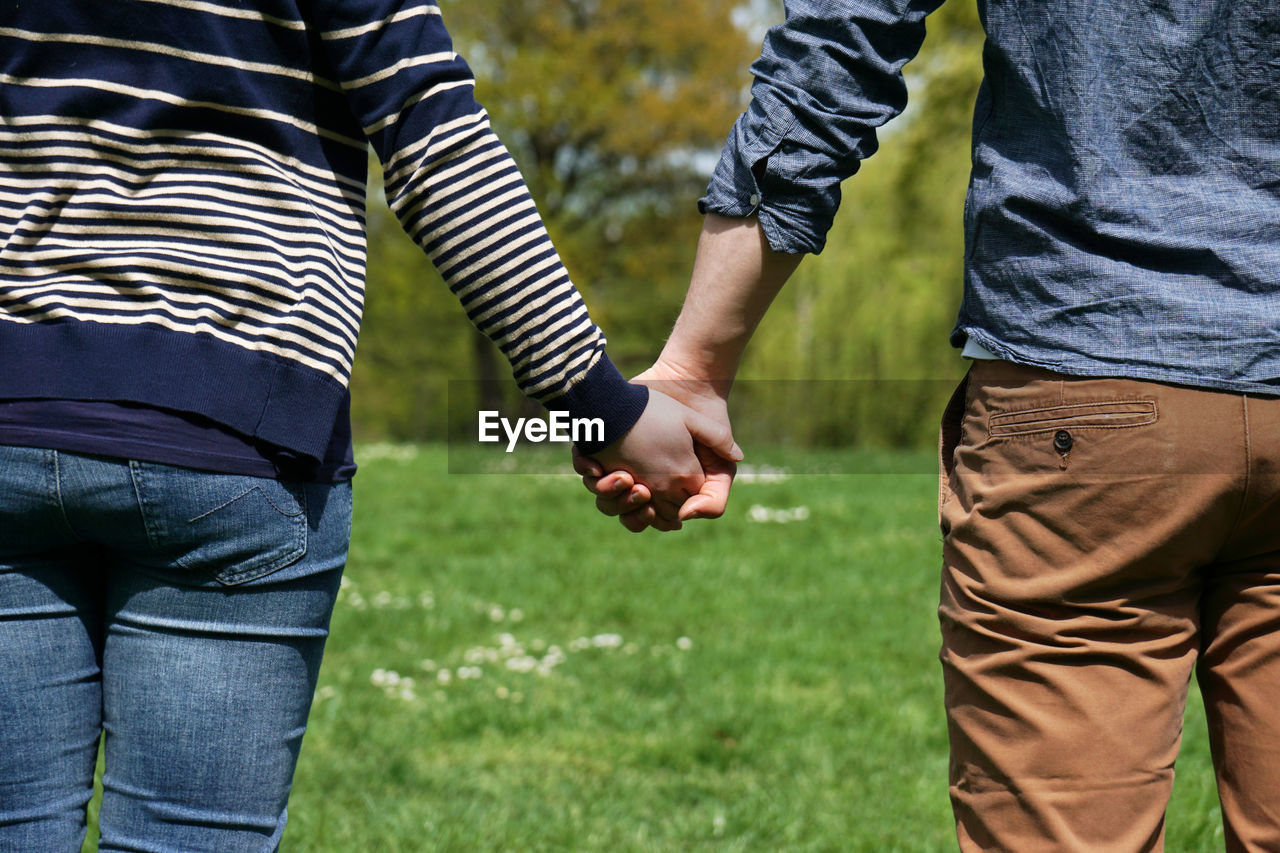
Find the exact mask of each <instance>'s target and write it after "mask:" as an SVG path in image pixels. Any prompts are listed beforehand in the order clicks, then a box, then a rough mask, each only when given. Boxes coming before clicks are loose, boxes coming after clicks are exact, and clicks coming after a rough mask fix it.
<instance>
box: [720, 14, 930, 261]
mask: <svg viewBox="0 0 1280 853" xmlns="http://www.w3.org/2000/svg"><path fill="white" fill-rule="evenodd" d="M940 5H942V0H787V2H786V12H787V14H786V20H785V21H784V22H783V23H782V24H779V25H778V26H776V27H773V28H772V29H770V30H769V32H768V34H767V35H766V36H765V40H764V47H763V50H762V53H761V56H760V58H759V59H758V60H756V62H755V63H754V64H753V65H752V66H751V71H752V73H753V74H754V75H755V82H754V83H753V85H752V87H751V104H750V106H749V107H748V108H747V111H746V112H745V113H743V114H742V115H741V116H739V117H738V120H737V122H736V123H735V124H734V126H733V129H732V131H730V133H729V139H728V141H727V142H726V143H725V147H724V151H723V152H722V154H721V156H720V162H719V163H718V164H717V166H716V169H715V172H714V174H713V175H712V178H711V183H710V185H709V186H708V187H707V194H706V195H705V196H703V197H702V198H701V199H699V200H698V207H699V209H700V210H701V211H702V212H703V213H718V214H720V215H721V216H732V217H743V216H750V215H752V214H755V215H757V216H758V217H759V219H760V224H761V227H762V228H763V229H764V232H765V236H766V237H767V238H768V240H769V245H770V246H772V247H773V248H774V249H775V250H776V251H780V252H791V253H801V252H813V253H815V254H816V253H818V252H820V251H822V247H823V245H824V244H825V243H826V236H827V231H828V230H829V229H830V228H831V221H832V218H833V217H834V216H835V213H836V209H837V208H838V207H839V206H840V182H841V181H842V180H844V179H845V178H847V177H849V176H850V175H852V174H853V173H854V172H856V171H857V170H858V166H859V164H860V163H861V162H862V161H863V160H865V159H866V158H867V157H870V156H871V155H872V154H873V153H875V150H876V146H877V141H876V128H878V127H880V126H881V125H883V124H884V123H885V122H887V121H889V120H890V119H891V118H893V117H894V116H896V115H898V114H899V113H901V112H902V110H903V109H904V108H905V107H906V104H907V87H906V84H905V82H904V81H903V79H902V67H903V66H904V65H906V64H907V62H908V61H910V60H911V59H912V58H913V57H914V56H915V55H916V53H917V52H918V51H919V50H920V45H921V43H922V42H923V41H924V32H925V30H924V19H925V16H926V15H928V14H929V13H930V12H932V11H933V10H934V9H936V8H937V7H938V6H940Z"/></svg>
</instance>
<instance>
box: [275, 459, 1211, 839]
mask: <svg viewBox="0 0 1280 853" xmlns="http://www.w3.org/2000/svg"><path fill="white" fill-rule="evenodd" d="M364 451H365V452H364V453H363V454H362V456H363V465H362V468H361V472H360V474H359V475H358V476H357V478H356V490H357V491H356V523H355V533H354V538H353V542H352V548H351V556H350V561H349V564H348V568H347V578H348V585H347V586H346V587H345V589H344V591H343V593H342V597H341V600H340V602H339V604H338V608H337V611H336V613H335V615H334V620H333V633H332V637H331V639H330V641H329V647H328V650H327V654H326V659H325V664H324V668H323V671H322V675H321V688H320V693H319V696H318V698H317V701H316V704H315V708H314V710H313V712H312V719H311V724H310V727H309V730H308V732H307V736H306V740H305V743H304V746H303V752H302V759H301V763H300V765H299V768H298V773H297V781H296V786H295V790H294V794H293V797H292V799H291V801H290V823H289V828H288V831H287V832H286V834H285V842H284V847H283V849H284V850H285V851H340V853H348V851H360V853H364V851H415V853H417V851H437V850H438V851H460V852H461V851H465V853H484V852H485V851H495V853H496V852H497V851H517V852H518V853H525V851H574V853H578V851H600V852H601V853H621V852H622V851H645V853H650V851H652V852H653V853H659V851H673V853H674V851H877V853H891V851H934V850H939V851H941V850H953V849H954V848H955V843H954V841H953V834H952V825H951V818H950V808H949V805H948V801H947V792H946V762H947V745H946V732H945V723H944V718H943V713H942V697H941V675H940V668H939V665H938V662H937V646H938V630H937V625H936V619H935V608H936V605H937V570H938V564H939V559H940V556H939V554H940V549H939V535H938V532H937V529H936V521H935V501H936V485H935V482H934V479H933V476H932V475H931V474H930V473H925V472H929V471H931V463H930V462H929V455H928V454H916V455H896V456H895V455H891V454H881V455H880V456H881V459H880V460H879V461H878V462H876V461H875V460H871V461H869V460H868V457H867V456H866V455H865V454H862V455H858V454H847V453H839V452H826V453H788V454H782V453H777V454H768V453H761V454H757V455H758V456H759V459H758V460H753V461H757V462H758V463H770V464H773V465H786V466H788V467H790V468H792V469H793V470H805V471H827V472H840V471H849V470H856V471H867V470H891V471H908V472H913V471H919V472H922V473H919V474H914V473H905V474H903V473H899V474H893V475H870V474H862V475H847V474H832V473H827V474H822V475H803V476H791V477H790V478H789V479H785V480H784V481H781V482H739V484H738V485H737V486H736V487H735V495H734V499H733V501H732V503H731V505H730V510H729V513H728V515H727V516H726V517H725V518H723V519H721V520H719V521H716V522H700V523H695V524H691V525H689V526H688V527H686V529H685V530H684V531H682V532H680V533H676V534H667V535H657V534H652V533H650V534H645V535H642V536H634V535H631V534H628V533H627V532H626V531H624V530H623V529H622V528H621V527H620V526H618V525H617V523H616V522H614V521H613V520H611V519H605V518H603V517H601V516H599V515H597V514H596V512H595V510H594V508H593V507H592V505H591V503H590V501H589V500H588V497H587V495H586V493H585V491H583V489H582V486H581V484H580V483H578V482H577V481H576V480H575V479H573V478H570V477H551V476H529V475H460V474H456V473H455V474H450V473H448V470H449V464H448V459H447V458H446V455H445V453H444V451H443V450H442V449H440V448H422V449H420V450H417V449H409V450H407V451H402V452H398V453H397V452H396V450H395V449H394V448H393V449H392V452H391V455H388V454H387V452H386V449H385V448H368V447H366V448H364ZM371 451H372V452H371ZM397 456H398V458H397ZM753 505H761V506H765V507H769V508H775V509H786V508H794V507H800V506H804V507H807V508H808V517H807V518H806V519H804V520H802V521H796V522H793V523H785V524H784V523H768V522H765V523H760V522H753V521H752V520H751V519H750V514H749V510H750V508H751V507H752V506H753ZM503 633H506V634H510V635H512V638H513V640H514V642H515V643H518V644H520V645H521V646H523V648H524V649H525V651H526V652H527V653H528V655H530V656H531V657H534V658H536V659H538V660H543V659H545V656H546V655H547V654H548V653H549V649H550V647H551V646H553V645H554V646H559V647H560V649H561V650H562V657H563V661H562V662H559V663H558V664H556V665H554V666H552V667H549V668H548V673H547V674H545V675H544V674H539V673H538V672H537V671H536V670H535V671H532V672H517V671H514V670H512V669H509V668H508V667H507V665H506V663H505V660H506V659H508V658H510V657H511V655H512V650H511V649H510V647H509V645H510V643H511V642H512V640H511V639H509V640H508V648H507V649H505V650H502V644H501V642H500V640H499V635H500V634H503ZM608 635H616V638H615V637H611V636H608ZM580 638H587V639H588V640H589V641H591V642H590V643H589V645H588V647H587V648H582V647H581V646H582V643H581V642H580ZM594 638H599V639H598V640H596V639H594ZM681 638H687V641H684V640H681ZM575 641H579V642H576V643H575ZM597 643H598V644H597ZM476 650H479V651H476ZM485 650H489V652H488V654H489V656H490V657H495V658H496V660H488V659H486V658H485V654H486V652H485ZM469 651H470V657H469V656H468V652H469ZM424 660H429V661H430V662H431V663H429V664H427V668H425V669H424V666H423V663H422V662H423V661H424ZM553 660H554V659H553ZM473 661H474V663H473ZM468 666H477V667H479V669H480V671H481V674H480V676H479V677H478V678H460V677H459V672H458V670H459V667H468ZM442 668H444V669H448V670H449V671H450V675H451V678H450V680H449V683H447V684H443V683H441V682H440V681H439V680H438V679H439V677H440V676H439V671H440V669H442ZM379 669H381V670H384V671H394V672H395V673H397V674H398V675H399V676H400V677H402V678H403V677H411V678H412V679H413V681H414V683H413V685H412V687H411V688H410V689H409V690H408V691H405V693H406V695H405V696H403V697H402V696H401V695H400V694H401V691H402V690H404V687H403V683H401V684H400V685H397V686H395V687H392V686H378V685H375V684H374V683H372V680H371V679H372V677H373V674H374V672H375V670H379ZM467 674H468V675H470V674H472V673H470V672H468V673H467ZM382 680H383V682H384V684H385V683H386V682H388V681H391V680H394V679H393V678H392V677H391V676H387V675H384V676H383V678H382ZM1198 702H1199V698H1198V694H1196V693H1195V692H1194V689H1193V694H1192V702H1191V711H1190V712H1189V715H1188V723H1187V734H1186V743H1185V746H1184V749H1183V755H1182V757H1181V758H1180V760H1179V764H1178V781H1177V785H1176V789H1175V794H1174V800H1173V803H1172V805H1171V807H1170V813H1169V837H1168V849H1169V850H1171V851H1197V853H1199V851H1209V850H1214V849H1221V848H1222V842H1221V836H1220V831H1219V830H1218V828H1217V826H1218V815H1217V801H1216V796H1215V794H1214V790H1213V783H1212V774H1211V770H1210V766H1209V759H1208V748H1207V744H1206V737H1205V735H1204V721H1203V714H1202V713H1201V712H1200V711H1199V705H1198Z"/></svg>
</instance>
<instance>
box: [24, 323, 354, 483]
mask: <svg viewBox="0 0 1280 853" xmlns="http://www.w3.org/2000/svg"><path fill="white" fill-rule="evenodd" d="M0 364H3V365H4V370H3V371H0V398H4V399H57V400H108V401H116V402H128V403H142V404H145V405H149V406H158V407H160V408H164V409H171V410H174V411H179V412H191V413H194V414H198V415H203V416H204V417H206V418H209V419H210V420H213V421H216V422H217V423H220V424H223V425H225V426H227V427H229V428H230V429H233V430H235V431H236V432H238V433H240V434H242V435H245V436H249V437H251V438H257V439H261V440H263V441H266V442H269V443H271V444H274V445H276V446H278V447H282V448H284V449H286V450H289V451H293V452H294V453H297V454H300V455H302V456H306V457H309V458H311V459H314V460H317V461H319V460H322V459H324V456H325V450H326V448H327V447H328V444H329V438H330V435H331V433H332V432H333V425H334V421H335V419H336V417H337V415H338V409H339V407H340V406H341V405H342V402H343V398H344V396H345V394H346V389H345V388H344V387H343V386H342V385H341V384H339V383H338V382H337V381H336V380H334V379H332V378H330V377H328V376H326V375H324V374H322V373H319V372H318V371H314V370H308V369H306V368H304V367H302V366H300V365H297V364H295V363H294V362H291V361H290V360H288V359H284V358H281V357H279V356H275V355H272V354H270V353H264V352H257V351H254V350H248V349H245V348H244V347H241V346H237V345H234V344H228V343H225V342H223V341H219V340H217V339H215V338H212V337H211V336H208V335H199V334H175V333H173V332H170V331H167V330H164V329H157V328H154V327H149V326H146V325H131V326H124V325H115V324H109V323H91V322H79V321H72V322H62V323H32V324H18V323H11V324H6V326H5V328H4V334H3V335H0Z"/></svg>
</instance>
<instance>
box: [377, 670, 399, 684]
mask: <svg viewBox="0 0 1280 853" xmlns="http://www.w3.org/2000/svg"><path fill="white" fill-rule="evenodd" d="M369 680H370V681H371V682H373V685H374V686H375V687H395V686H397V685H398V684H399V683H400V673H398V672H396V671H395V670H394V669H381V668H379V669H375V670H374V671H373V674H372V675H370V676H369Z"/></svg>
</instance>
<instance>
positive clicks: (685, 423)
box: [573, 360, 742, 533]
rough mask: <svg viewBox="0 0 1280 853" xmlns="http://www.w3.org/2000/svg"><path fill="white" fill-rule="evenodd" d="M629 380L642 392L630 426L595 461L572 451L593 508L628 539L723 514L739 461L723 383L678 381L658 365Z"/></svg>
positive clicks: (674, 372)
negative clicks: (641, 407) (643, 401)
mask: <svg viewBox="0 0 1280 853" xmlns="http://www.w3.org/2000/svg"><path fill="white" fill-rule="evenodd" d="M633 381H635V382H639V383H641V384H644V385H647V386H648V387H649V405H648V406H647V407H646V409H645V412H644V414H643V415H642V416H641V417H640V419H639V420H638V421H636V424H635V426H633V427H632V428H631V430H630V431H629V432H628V433H627V434H626V435H625V436H623V438H622V439H620V440H619V441H617V442H615V443H614V444H612V445H610V446H609V447H607V448H605V449H604V450H603V451H600V452H598V453H596V454H595V455H594V457H588V456H584V455H582V454H580V453H578V452H577V450H576V449H575V451H574V457H573V467H574V470H575V471H577V472H578V473H579V474H581V475H582V482H583V484H584V485H585V486H586V487H587V489H588V490H589V491H591V492H592V493H593V494H595V495H596V507H597V508H598V509H599V510H600V511H601V512H602V513H604V514H605V515H612V516H618V520H619V521H620V522H621V523H622V525H623V526H624V527H626V528H627V529H628V530H630V531H632V532H633V533H639V532H640V531H642V530H644V529H645V528H646V527H650V526H652V527H653V528H655V529H657V530H679V529H680V528H681V526H682V524H683V522H685V521H688V520H690V519H695V518H718V517H719V516H721V515H723V514H724V510H725V506H726V504H727V503H728V500H729V489H730V486H731V484H732V482H733V476H734V474H735V472H736V470H737V464H736V463H737V462H738V461H740V460H741V459H742V451H741V450H740V449H739V448H738V446H737V444H736V443H734V441H733V435H732V433H731V431H730V429H729V416H728V408H727V406H726V405H725V395H726V394H727V392H728V387H727V383H711V382H705V381H701V380H691V379H687V378H682V376H681V373H680V371H679V370H677V369H676V368H674V367H672V366H670V365H667V364H665V363H663V362H662V361H661V360H660V361H659V362H658V363H656V364H655V365H654V366H653V367H651V368H650V369H649V370H647V371H645V372H644V373H642V374H640V375H639V376H637V377H636V378H635V379H634V380H633Z"/></svg>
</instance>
